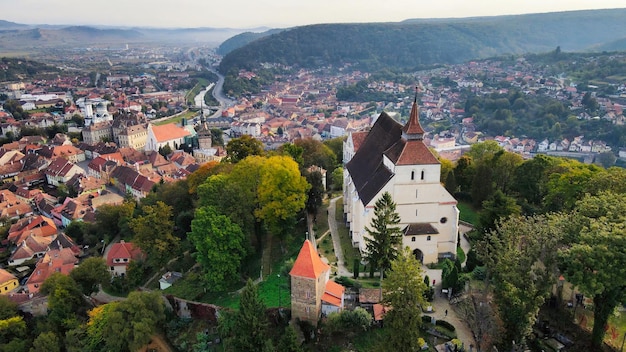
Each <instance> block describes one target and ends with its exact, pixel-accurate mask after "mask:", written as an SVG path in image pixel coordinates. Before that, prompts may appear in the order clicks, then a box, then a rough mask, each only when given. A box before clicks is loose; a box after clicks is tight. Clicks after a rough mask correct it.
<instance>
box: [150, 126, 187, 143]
mask: <svg viewBox="0 0 626 352" xmlns="http://www.w3.org/2000/svg"><path fill="white" fill-rule="evenodd" d="M151 128H152V133H154V137H155V138H156V140H157V142H166V141H170V140H172V139H178V138H182V137H185V136H189V135H190V134H191V133H189V131H187V130H186V129H184V128H181V127H178V126H177V125H176V124H173V123H168V124H166V125H160V126H156V125H151Z"/></svg>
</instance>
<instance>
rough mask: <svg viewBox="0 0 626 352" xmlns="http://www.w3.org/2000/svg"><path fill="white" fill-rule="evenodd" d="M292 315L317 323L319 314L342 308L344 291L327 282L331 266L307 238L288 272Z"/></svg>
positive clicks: (338, 286) (337, 285) (342, 288)
mask: <svg viewBox="0 0 626 352" xmlns="http://www.w3.org/2000/svg"><path fill="white" fill-rule="evenodd" d="M289 275H290V276H291V316H292V317H293V318H297V319H300V320H307V321H309V322H311V323H313V324H317V321H318V320H319V318H320V316H321V314H322V312H326V313H330V312H335V311H339V310H341V309H343V302H344V292H345V288H344V287H343V286H341V285H339V284H338V283H336V282H334V281H330V280H329V279H330V266H329V265H328V264H326V263H324V262H323V261H322V259H321V258H320V256H319V254H318V253H317V249H315V247H314V246H313V244H312V243H311V242H310V241H309V240H308V239H307V240H305V241H304V244H303V245H302V248H301V249H300V253H299V254H298V257H297V258H296V261H295V262H294V263H293V267H292V268H291V271H290V272H289Z"/></svg>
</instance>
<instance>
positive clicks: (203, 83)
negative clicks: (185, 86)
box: [185, 78, 209, 104]
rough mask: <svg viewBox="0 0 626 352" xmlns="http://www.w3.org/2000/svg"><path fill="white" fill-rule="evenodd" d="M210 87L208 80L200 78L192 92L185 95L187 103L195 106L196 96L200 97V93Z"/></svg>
mask: <svg viewBox="0 0 626 352" xmlns="http://www.w3.org/2000/svg"><path fill="white" fill-rule="evenodd" d="M208 85H209V81H208V80H206V79H204V78H198V83H196V85H195V86H194V87H193V88H191V90H190V91H189V92H187V94H185V101H187V103H188V104H194V103H195V102H194V101H193V98H195V97H196V95H198V93H200V91H201V90H202V89H204V88H205V87H206V86H208Z"/></svg>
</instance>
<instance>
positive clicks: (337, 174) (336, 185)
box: [330, 167, 343, 191]
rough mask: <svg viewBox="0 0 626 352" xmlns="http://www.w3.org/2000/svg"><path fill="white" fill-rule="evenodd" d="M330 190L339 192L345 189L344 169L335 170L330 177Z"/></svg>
mask: <svg viewBox="0 0 626 352" xmlns="http://www.w3.org/2000/svg"><path fill="white" fill-rule="evenodd" d="M330 188H332V189H333V190H335V191H339V190H341V189H342V188H343V167H338V168H336V169H335V170H333V172H332V174H331V175H330Z"/></svg>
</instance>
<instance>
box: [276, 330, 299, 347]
mask: <svg viewBox="0 0 626 352" xmlns="http://www.w3.org/2000/svg"><path fill="white" fill-rule="evenodd" d="M277 351H279V352H302V348H301V347H300V343H299V342H298V335H296V331H295V330H294V329H293V327H291V325H289V326H287V327H286V328H285V332H284V333H283V336H282V337H281V338H280V342H279V343H278V350H277Z"/></svg>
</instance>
